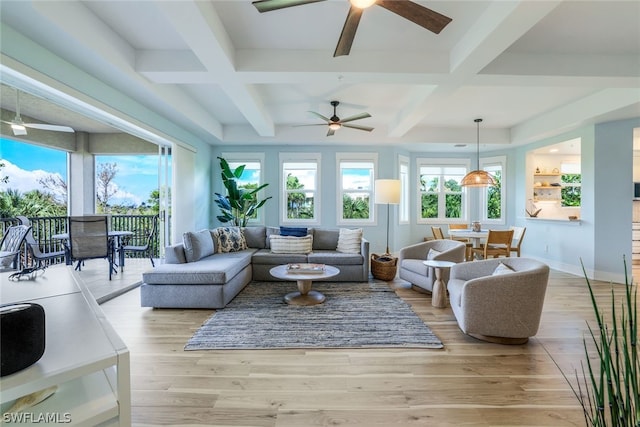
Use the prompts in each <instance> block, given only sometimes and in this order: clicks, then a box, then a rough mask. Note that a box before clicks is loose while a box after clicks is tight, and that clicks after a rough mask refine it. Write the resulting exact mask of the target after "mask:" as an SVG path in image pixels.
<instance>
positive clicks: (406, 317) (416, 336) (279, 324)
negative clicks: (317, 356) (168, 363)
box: [185, 281, 443, 350]
mask: <svg viewBox="0 0 640 427" xmlns="http://www.w3.org/2000/svg"><path fill="white" fill-rule="evenodd" d="M313 289H314V290H317V291H320V292H322V293H323V294H324V295H325V296H326V300H325V302H324V303H323V304H318V305H314V306H296V305H288V304H286V303H285V302H284V301H283V297H284V295H286V294H287V293H290V292H293V291H295V290H297V288H296V285H295V283H291V282H288V283H287V282H251V283H250V284H249V285H248V286H247V287H246V288H245V289H243V290H242V292H240V294H238V296H236V297H235V299H234V300H233V301H231V303H230V304H229V305H228V306H227V307H225V308H224V309H222V310H218V311H216V312H215V313H214V314H213V315H212V316H211V317H210V318H209V319H207V321H206V322H205V323H204V324H203V325H202V327H200V329H199V330H198V331H197V332H196V333H195V335H194V336H193V337H192V338H191V339H190V340H189V342H188V343H187V345H186V346H185V350H216V349H269V348H371V347H381V348H382V347H385V348H389V347H401V348H442V347H443V345H442V342H441V341H440V340H439V339H438V337H436V336H435V335H434V334H433V332H432V331H431V329H429V327H428V326H427V325H425V324H424V322H423V321H422V320H420V318H419V317H418V316H417V315H416V314H415V313H414V312H413V310H411V307H410V306H409V305H408V304H407V303H405V302H404V301H403V300H402V299H400V298H399V297H398V296H397V295H396V293H395V292H394V291H393V289H391V288H390V287H389V286H388V285H387V284H386V283H385V282H376V281H373V282H370V283H351V282H349V283H330V282H315V283H314V284H313Z"/></svg>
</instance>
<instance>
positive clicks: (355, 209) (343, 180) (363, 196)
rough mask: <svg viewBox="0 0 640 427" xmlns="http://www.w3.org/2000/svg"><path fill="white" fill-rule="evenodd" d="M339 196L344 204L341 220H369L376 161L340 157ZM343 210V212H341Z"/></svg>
mask: <svg viewBox="0 0 640 427" xmlns="http://www.w3.org/2000/svg"><path fill="white" fill-rule="evenodd" d="M338 161H339V174H340V176H339V179H340V181H339V187H338V192H339V193H338V197H339V199H338V200H339V202H340V203H341V204H342V206H338V212H339V214H341V217H340V218H339V220H338V221H339V222H341V221H351V222H363V221H364V222H367V221H369V220H373V218H371V210H372V201H373V182H374V179H373V177H374V168H375V162H374V161H373V160H366V159H365V160H362V159H352V158H349V157H348V156H345V157H344V158H339V159H338ZM340 210H341V212H340Z"/></svg>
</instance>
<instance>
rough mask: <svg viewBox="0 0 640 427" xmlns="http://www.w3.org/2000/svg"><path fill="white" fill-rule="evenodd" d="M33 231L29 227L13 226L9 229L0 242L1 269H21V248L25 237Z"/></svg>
mask: <svg viewBox="0 0 640 427" xmlns="http://www.w3.org/2000/svg"><path fill="white" fill-rule="evenodd" d="M29 230H31V226H29V225H12V226H11V227H9V228H7V230H6V231H5V233H4V236H2V240H0V268H2V269H5V268H14V269H17V268H19V267H20V265H19V264H20V260H19V259H18V258H19V256H20V246H22V242H23V241H24V238H25V236H26V235H27V233H28V232H29Z"/></svg>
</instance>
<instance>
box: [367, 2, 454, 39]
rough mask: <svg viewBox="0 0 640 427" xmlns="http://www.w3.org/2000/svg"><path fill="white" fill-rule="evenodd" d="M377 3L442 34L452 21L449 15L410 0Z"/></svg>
mask: <svg viewBox="0 0 640 427" xmlns="http://www.w3.org/2000/svg"><path fill="white" fill-rule="evenodd" d="M376 4H377V5H379V6H382V7H384V8H385V9H387V10H389V11H391V12H393V13H395V14H397V15H400V16H402V17H403V18H405V19H408V20H409V21H411V22H415V23H416V24H418V25H420V26H421V27H424V28H426V29H427V30H429V31H432V32H434V33H436V34H440V31H442V30H443V29H444V27H446V26H447V25H448V24H449V22H451V21H452V19H451V18H449V17H448V16H444V15H442V14H440V13H438V12H436V11H433V10H431V9H428V8H426V7H424V6H421V5H419V4H417V3H414V2H412V1H410V0H378V1H377V2H376Z"/></svg>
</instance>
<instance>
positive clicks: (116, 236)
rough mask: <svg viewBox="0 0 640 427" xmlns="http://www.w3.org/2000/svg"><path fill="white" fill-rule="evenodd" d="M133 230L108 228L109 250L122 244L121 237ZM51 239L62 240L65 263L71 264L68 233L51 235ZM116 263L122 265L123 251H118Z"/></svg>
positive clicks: (131, 234)
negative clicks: (63, 242)
mask: <svg viewBox="0 0 640 427" xmlns="http://www.w3.org/2000/svg"><path fill="white" fill-rule="evenodd" d="M133 234H134V233H133V231H127V230H110V231H108V232H107V236H108V237H109V242H110V244H111V250H112V251H113V252H115V251H116V249H117V248H119V247H121V246H122V245H123V238H124V237H128V236H133ZM51 238H52V239H56V240H64V241H65V242H67V243H65V245H64V248H65V249H64V259H65V263H66V264H67V265H71V264H72V262H71V248H70V247H69V243H68V242H69V233H59V234H54V235H52V236H51ZM118 265H119V266H120V268H122V267H124V252H123V251H119V253H118Z"/></svg>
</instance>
